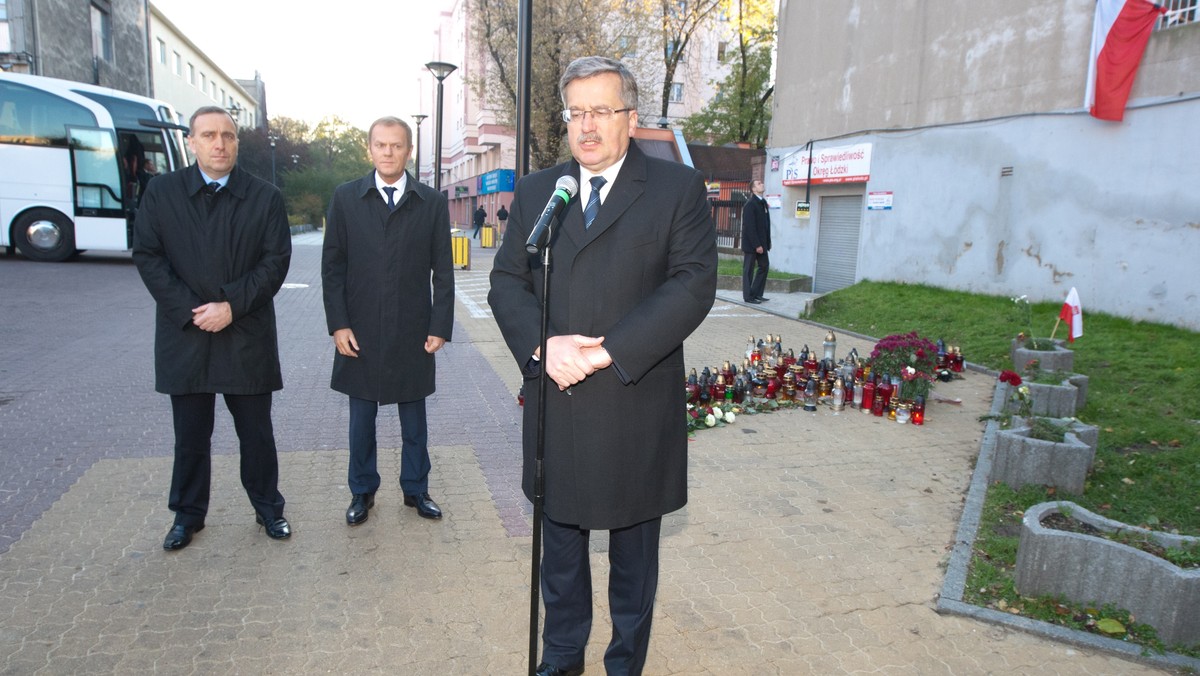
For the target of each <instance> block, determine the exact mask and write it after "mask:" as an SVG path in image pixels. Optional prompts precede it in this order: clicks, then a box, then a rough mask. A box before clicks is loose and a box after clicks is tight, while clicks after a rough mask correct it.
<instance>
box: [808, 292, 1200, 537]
mask: <svg viewBox="0 0 1200 676" xmlns="http://www.w3.org/2000/svg"><path fill="white" fill-rule="evenodd" d="M1084 300H1085V303H1086V299H1084ZM1012 307H1013V303H1012V300H1011V299H1009V298H1007V297H1004V296H984V295H979V294H972V293H966V292H962V291H948V290H945V289H938V288H935V287H932V286H924V285H909V284H899V283H893V282H869V281H868V282H861V283H859V284H855V285H854V286H851V287H848V288H846V289H842V290H840V291H836V292H834V293H831V294H829V295H827V296H825V297H824V298H822V300H821V303H819V304H818V306H817V308H816V310H815V312H814V314H813V316H812V317H811V318H812V319H813V320H814V321H817V322H820V323H822V324H828V325H831V326H836V327H841V328H844V329H849V330H852V331H856V332H859V333H864V334H867V335H871V336H885V335H888V334H890V333H899V332H905V331H912V330H917V331H919V332H920V333H921V334H922V335H926V336H929V337H931V338H935V337H941V338H943V339H944V340H945V341H946V342H947V343H948V344H951V345H960V346H961V347H962V350H963V354H964V355H965V356H966V358H967V361H969V362H972V363H975V364H980V365H983V366H986V367H988V368H991V369H995V370H997V371H999V370H1002V369H1008V368H1011V366H1012V364H1011V363H1010V359H1009V346H1010V341H1011V338H1012V336H1013V330H1012V329H1013V326H1014V324H1013V314H1012ZM1061 307H1062V303H1055V302H1046V303H1034V304H1033V307H1032V312H1033V313H1034V315H1035V316H1054V315H1055V314H1056V313H1057V311H1058V308H1061ZM1084 313H1085V318H1084V326H1085V331H1086V333H1085V334H1084V336H1083V337H1082V338H1080V339H1079V340H1078V341H1076V342H1075V343H1072V344H1070V345H1069V347H1070V348H1072V349H1074V350H1075V366H1074V370H1075V371H1076V372H1077V373H1083V374H1086V375H1087V376H1088V378H1089V383H1088V402H1087V406H1086V407H1085V408H1084V409H1083V410H1082V411H1080V412H1078V417H1079V418H1080V419H1081V420H1083V421H1084V422H1087V423H1090V424H1093V425H1097V426H1099V427H1100V429H1101V433H1100V442H1099V446H1098V448H1097V453H1096V461H1095V463H1094V465H1093V467H1092V472H1091V475H1090V476H1089V478H1088V483H1087V486H1086V488H1085V491H1084V494H1083V495H1082V496H1079V497H1077V498H1076V499H1075V502H1078V503H1079V504H1080V505H1082V506H1083V507H1085V508H1087V509H1090V510H1091V511H1093V512H1096V513H1098V514H1103V515H1105V516H1107V517H1109V518H1112V519H1116V520H1118V521H1122V522H1125V523H1130V524H1135V525H1141V524H1145V523H1149V520H1150V519H1151V518H1153V519H1157V522H1158V523H1159V524H1160V526H1159V528H1161V529H1163V530H1172V529H1177V530H1179V531H1180V532H1183V533H1186V534H1200V424H1198V423H1197V422H1196V421H1197V420H1200V399H1197V398H1196V397H1195V393H1194V387H1195V385H1194V383H1195V362H1196V347H1195V346H1196V345H1197V334H1196V333H1195V332H1192V331H1187V330H1185V329H1180V328H1176V327H1172V326H1166V325H1163V324H1153V323H1150V322H1139V321H1133V320H1129V319H1124V318H1121V317H1114V316H1112V315H1107V314H1103V313H1099V312H1088V311H1087V307H1086V305H1085V306H1084ZM1125 479H1129V481H1125ZM1029 504H1033V503H1029ZM1026 506H1028V505H1024V506H1022V508H1024V507H1026Z"/></svg>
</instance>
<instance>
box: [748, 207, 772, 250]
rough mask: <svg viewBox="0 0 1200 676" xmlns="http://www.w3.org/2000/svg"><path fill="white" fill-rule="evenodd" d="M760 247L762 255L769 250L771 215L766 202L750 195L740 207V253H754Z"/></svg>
mask: <svg viewBox="0 0 1200 676" xmlns="http://www.w3.org/2000/svg"><path fill="white" fill-rule="evenodd" d="M760 246H761V247H762V248H763V253H766V252H768V251H770V250H771V214H770V212H769V211H767V201H766V200H764V199H763V198H761V197H759V196H758V195H751V196H750V199H749V200H747V201H746V204H745V206H743V207H742V251H743V252H745V253H756V251H755V249H757V248H758V247H760Z"/></svg>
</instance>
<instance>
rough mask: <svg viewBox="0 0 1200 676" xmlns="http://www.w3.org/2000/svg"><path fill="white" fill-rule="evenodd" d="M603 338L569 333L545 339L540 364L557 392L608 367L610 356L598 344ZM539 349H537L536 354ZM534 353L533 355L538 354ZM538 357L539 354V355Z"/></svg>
mask: <svg viewBox="0 0 1200 676" xmlns="http://www.w3.org/2000/svg"><path fill="white" fill-rule="evenodd" d="M603 342H604V337H603V336H601V337H599V338H593V337H591V336H581V335H579V334H572V335H569V336H553V337H551V338H549V339H547V340H546V352H547V353H548V354H547V356H546V357H545V358H543V359H542V365H543V367H544V368H545V369H546V375H548V376H550V378H551V380H553V381H554V382H555V383H556V384H558V389H559V390H565V389H567V388H569V387H571V386H572V385H574V384H576V383H580V382H583V379H584V378H587V377H588V376H590V375H592V374H593V373H595V372H596V371H599V370H600V369H604V368H608V367H609V366H610V365H612V357H611V356H609V354H608V350H606V349H604V346H603V345H602V343H603ZM540 351H541V348H539V349H538V352H540ZM538 352H535V353H534V354H538ZM539 356H541V355H539Z"/></svg>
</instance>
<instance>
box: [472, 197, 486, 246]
mask: <svg viewBox="0 0 1200 676" xmlns="http://www.w3.org/2000/svg"><path fill="white" fill-rule="evenodd" d="M486 220H487V212H486V211H484V210H483V205H479V206H478V207H476V209H475V215H474V216H472V217H471V222H472V223H473V224H474V225H475V230H474V232H472V233H471V239H475V238H476V237H478V236H479V229H480V228H482V227H483V222H484V221H486Z"/></svg>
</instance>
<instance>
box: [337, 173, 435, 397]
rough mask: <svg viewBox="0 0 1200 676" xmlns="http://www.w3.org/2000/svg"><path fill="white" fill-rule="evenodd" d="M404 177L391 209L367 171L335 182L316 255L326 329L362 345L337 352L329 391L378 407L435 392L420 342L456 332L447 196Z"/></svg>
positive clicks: (431, 367) (428, 358)
mask: <svg viewBox="0 0 1200 676" xmlns="http://www.w3.org/2000/svg"><path fill="white" fill-rule="evenodd" d="M406 183H407V185H406V187H405V190H404V193H403V194H401V195H398V196H397V200H396V203H397V207H396V210H395V211H392V212H390V213H389V211H388V207H387V202H385V201H384V200H383V197H382V196H380V194H379V190H378V189H377V188H376V187H375V174H374V172H372V173H370V174H367V175H366V176H364V177H363V178H360V179H358V180H355V181H350V182H348V183H343V184H342V185H340V186H338V188H337V190H335V191H334V193H333V199H332V200H331V201H330V203H329V218H328V222H327V224H326V226H325V247H324V250H323V251H322V256H321V282H322V286H323V288H324V294H325V321H326V323H327V324H328V327H329V333H330V334H331V335H332V334H333V332H334V331H337V330H338V329H345V328H348V329H351V330H353V331H354V337H355V339H356V340H357V341H358V348H359V352H358V357H357V358H354V357H345V356H342V355H341V354H338V353H337V352H336V351H335V353H334V357H333V377H332V378H331V380H330V387H332V388H333V389H334V390H337V391H338V392H342V393H344V394H348V395H350V396H352V397H357V398H359V399H367V400H370V401H376V402H379V403H380V404H394V403H396V402H408V401H417V400H419V399H424V398H425V397H428V396H429V395H431V394H433V392H434V389H435V383H434V380H435V375H436V371H435V364H434V357H433V355H432V354H428V353H427V352H425V339H426V337H428V336H438V337H440V338H444V339H446V340H447V341H449V340H450V337H451V332H452V330H453V328H454V263H453V260H452V256H451V254H450V213H449V211H448V209H447V207H446V198H445V196H443V195H442V194H441V193H439V192H437V191H436V190H434V189H432V188H430V187H428V186H426V185H422V184H420V183H418V182H417V181H416V179H414V178H413V177H412V175H411V174H409V175H408V178H407V181H406ZM431 284H432V295H431V290H430V288H431Z"/></svg>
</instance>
